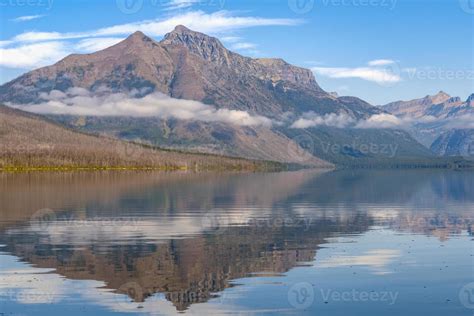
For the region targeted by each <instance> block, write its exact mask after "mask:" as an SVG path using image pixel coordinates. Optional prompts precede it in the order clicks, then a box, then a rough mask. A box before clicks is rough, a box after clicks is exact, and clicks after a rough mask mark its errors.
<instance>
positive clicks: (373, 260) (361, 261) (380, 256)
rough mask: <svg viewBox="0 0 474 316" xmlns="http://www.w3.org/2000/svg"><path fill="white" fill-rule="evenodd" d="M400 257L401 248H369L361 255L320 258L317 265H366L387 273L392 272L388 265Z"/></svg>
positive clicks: (376, 271)
mask: <svg viewBox="0 0 474 316" xmlns="http://www.w3.org/2000/svg"><path fill="white" fill-rule="evenodd" d="M399 257H400V251H399V250H396V249H375V250H369V251H367V252H365V253H364V254H362V255H360V256H347V255H340V256H335V257H333V258H329V259H325V260H320V262H319V263H318V265H317V266H318V267H319V268H337V267H351V266H366V267H370V268H371V269H373V270H374V271H375V273H376V274H387V273H390V270H389V269H388V266H389V265H390V264H391V263H392V262H393V261H394V260H395V259H397V258H399Z"/></svg>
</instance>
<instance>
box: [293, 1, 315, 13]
mask: <svg viewBox="0 0 474 316" xmlns="http://www.w3.org/2000/svg"><path fill="white" fill-rule="evenodd" d="M288 6H289V7H290V9H291V10H292V11H293V12H295V13H297V14H305V13H308V12H309V11H311V10H312V9H313V8H314V0H288Z"/></svg>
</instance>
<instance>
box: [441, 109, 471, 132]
mask: <svg viewBox="0 0 474 316" xmlns="http://www.w3.org/2000/svg"><path fill="white" fill-rule="evenodd" d="M446 121H447V124H446V127H448V128H456V129H471V128H472V129H474V113H472V114H464V115H461V116H458V117H453V118H448V119H447V120H446Z"/></svg>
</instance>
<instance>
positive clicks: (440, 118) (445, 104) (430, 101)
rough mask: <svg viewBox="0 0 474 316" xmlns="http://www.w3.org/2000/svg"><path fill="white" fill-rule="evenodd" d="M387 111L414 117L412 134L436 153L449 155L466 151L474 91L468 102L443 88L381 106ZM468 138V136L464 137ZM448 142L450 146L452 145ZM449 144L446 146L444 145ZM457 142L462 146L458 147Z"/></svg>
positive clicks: (471, 118) (472, 111) (473, 109)
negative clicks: (422, 95)
mask: <svg viewBox="0 0 474 316" xmlns="http://www.w3.org/2000/svg"><path fill="white" fill-rule="evenodd" d="M381 108H382V109H383V110H385V111H387V112H389V113H392V114H394V115H396V116H398V117H399V118H401V119H406V120H410V121H411V122H412V126H411V127H410V132H411V134H412V135H413V136H414V137H415V138H416V139H417V140H418V141H419V142H421V143H422V144H424V145H425V146H427V147H430V148H431V149H432V150H434V152H435V153H437V154H439V155H442V156H445V155H448V156H451V155H458V154H459V153H462V152H464V151H465V146H466V144H467V143H468V142H469V139H470V138H469V136H468V135H469V134H470V131H469V129H470V128H473V127H474V125H472V123H470V122H473V121H474V94H472V95H470V96H469V97H468V98H467V100H466V101H462V99H461V98H460V97H452V96H450V95H449V94H447V93H445V92H443V91H440V92H439V93H438V94H435V95H432V96H430V95H428V96H426V97H424V98H421V99H414V100H411V101H397V102H393V103H389V104H387V105H384V106H382V107H381ZM463 137H466V138H465V139H461V138H463ZM448 143H450V145H449V146H448ZM442 144H445V145H446V146H448V147H449V149H448V147H445V146H444V145H442ZM455 144H458V145H459V146H460V147H458V148H454V147H453V146H455Z"/></svg>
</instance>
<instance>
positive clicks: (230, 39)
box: [220, 36, 242, 43]
mask: <svg viewBox="0 0 474 316" xmlns="http://www.w3.org/2000/svg"><path fill="white" fill-rule="evenodd" d="M220 40H221V41H222V42H227V43H237V42H240V41H242V38H241V37H238V36H224V37H221V38H220Z"/></svg>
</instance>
